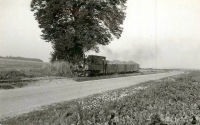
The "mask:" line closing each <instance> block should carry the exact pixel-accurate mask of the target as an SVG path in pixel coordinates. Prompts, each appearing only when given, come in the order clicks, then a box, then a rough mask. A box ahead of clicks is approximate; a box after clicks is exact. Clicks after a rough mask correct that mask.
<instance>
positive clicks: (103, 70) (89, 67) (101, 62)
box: [74, 55, 140, 76]
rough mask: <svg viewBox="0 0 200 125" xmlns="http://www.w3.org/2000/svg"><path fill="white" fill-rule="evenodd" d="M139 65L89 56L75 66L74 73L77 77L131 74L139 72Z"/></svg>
mask: <svg viewBox="0 0 200 125" xmlns="http://www.w3.org/2000/svg"><path fill="white" fill-rule="evenodd" d="M139 68H140V67H139V64H138V63H135V62H133V61H131V62H121V61H108V60H106V57H104V56H97V55H89V56H88V57H87V58H85V59H84V60H83V61H81V62H79V64H77V65H76V66H75V69H74V72H76V73H77V74H78V75H79V76H90V75H106V74H116V73H132V72H138V71H139Z"/></svg>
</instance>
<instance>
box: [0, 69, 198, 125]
mask: <svg viewBox="0 0 200 125" xmlns="http://www.w3.org/2000/svg"><path fill="white" fill-rule="evenodd" d="M199 89H200V71H195V72H190V73H185V74H183V75H179V76H174V77H168V78H164V79H161V80H155V81H148V82H145V83H141V84H138V85H135V86H131V87H127V88H122V89H118V90H113V91H108V92H104V93H100V94H95V95H92V96H88V97H86V98H83V99H76V100H72V101H68V102H63V103H60V104H54V105H51V106H47V107H43V110H40V111H33V112H31V113H27V114H24V115H21V116H17V117H14V118H8V119H5V120H3V121H1V122H0V124H3V125H192V124H196V125H198V124H200V96H199V95H200V91H199Z"/></svg>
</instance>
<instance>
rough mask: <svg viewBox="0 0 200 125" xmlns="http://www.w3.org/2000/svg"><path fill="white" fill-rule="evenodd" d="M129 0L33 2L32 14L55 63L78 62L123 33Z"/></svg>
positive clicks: (42, 0)
mask: <svg viewBox="0 0 200 125" xmlns="http://www.w3.org/2000/svg"><path fill="white" fill-rule="evenodd" d="M126 1H127V0H32V2H31V10H32V11H33V12H34V16H35V19H36V20H37V21H38V23H39V27H40V28H41V29H42V33H43V34H42V38H43V39H44V40H45V41H46V42H51V43H52V45H53V49H54V52H52V59H51V60H52V61H54V60H67V61H70V62H74V61H78V59H81V58H82V56H83V54H84V53H85V52H86V51H88V50H94V51H96V52H99V48H98V46H97V45H100V44H101V45H108V44H109V42H110V41H111V40H112V39H113V38H114V37H116V38H119V37H120V36H121V33H122V27H121V25H122V23H123V20H124V18H125V12H124V11H125V9H126V6H125V3H126Z"/></svg>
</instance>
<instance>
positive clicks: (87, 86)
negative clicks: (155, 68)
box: [0, 71, 182, 119]
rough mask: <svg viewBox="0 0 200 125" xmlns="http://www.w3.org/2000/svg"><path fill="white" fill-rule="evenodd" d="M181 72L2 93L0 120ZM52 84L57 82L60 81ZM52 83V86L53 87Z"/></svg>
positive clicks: (72, 83)
mask: <svg viewBox="0 0 200 125" xmlns="http://www.w3.org/2000/svg"><path fill="white" fill-rule="evenodd" d="M181 73H182V72H179V71H176V72H169V73H159V74H151V75H140V76H130V77H120V78H112V79H104V80H95V81H85V82H75V81H72V80H65V81H62V82H63V83H64V82H65V83H66V84H58V85H56V84H52V85H50V86H36V87H27V88H19V89H12V90H0V119H1V118H4V117H7V116H14V115H19V114H22V113H27V112H29V111H32V110H34V109H37V108H38V107H41V106H44V105H49V104H52V103H57V102H61V101H66V100H70V99H76V98H81V97H85V96H88V95H91V94H95V93H100V92H103V91H107V90H113V89H118V88H122V87H127V86H131V85H135V84H138V83H141V82H145V81H149V80H156V79H160V78H164V77H168V76H173V75H177V74H181ZM51 82H56V80H53V81H51ZM51 82H50V83H49V84H51Z"/></svg>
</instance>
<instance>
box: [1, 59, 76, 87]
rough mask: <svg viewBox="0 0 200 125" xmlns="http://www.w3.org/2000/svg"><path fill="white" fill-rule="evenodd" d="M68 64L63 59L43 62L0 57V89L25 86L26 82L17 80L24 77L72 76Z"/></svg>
mask: <svg viewBox="0 0 200 125" xmlns="http://www.w3.org/2000/svg"><path fill="white" fill-rule="evenodd" d="M70 66H71V65H70V64H69V63H67V62H64V61H61V62H55V63H43V62H33V61H22V60H11V59H0V89H13V88H16V87H23V86H26V85H27V84H28V83H27V82H18V81H20V80H22V79H24V78H30V79H32V78H36V77H51V76H56V77H57V76H62V77H72V75H73V74H72V71H71V69H70ZM4 81H6V82H4ZM7 81H10V82H7Z"/></svg>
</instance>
